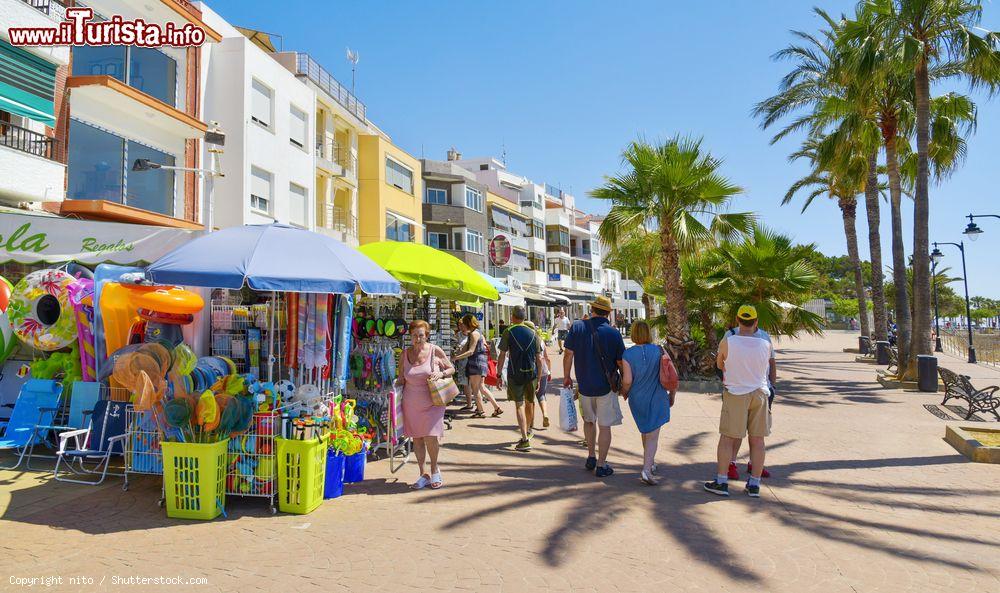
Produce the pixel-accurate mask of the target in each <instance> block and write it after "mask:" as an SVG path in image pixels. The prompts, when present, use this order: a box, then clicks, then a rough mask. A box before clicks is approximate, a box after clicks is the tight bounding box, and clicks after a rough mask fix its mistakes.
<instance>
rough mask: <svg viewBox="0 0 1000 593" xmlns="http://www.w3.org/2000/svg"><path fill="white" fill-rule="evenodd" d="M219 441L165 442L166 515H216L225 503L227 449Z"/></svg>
mask: <svg viewBox="0 0 1000 593" xmlns="http://www.w3.org/2000/svg"><path fill="white" fill-rule="evenodd" d="M228 447H229V439H225V440H222V441H219V442H217V443H209V444H205V443H169V442H168V443H163V444H162V445H161V448H162V450H163V491H164V496H165V497H166V499H167V500H166V503H167V516H168V517H173V518H175V519H202V520H208V519H214V518H216V517H218V516H219V515H220V514H221V513H222V509H224V508H225V506H226V449H227V448H228Z"/></svg>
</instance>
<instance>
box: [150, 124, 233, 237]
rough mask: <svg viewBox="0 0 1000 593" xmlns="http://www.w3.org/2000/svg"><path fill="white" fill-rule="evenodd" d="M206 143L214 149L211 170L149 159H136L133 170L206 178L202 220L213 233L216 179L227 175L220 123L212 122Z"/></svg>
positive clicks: (211, 150) (224, 136) (206, 135)
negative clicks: (184, 174)
mask: <svg viewBox="0 0 1000 593" xmlns="http://www.w3.org/2000/svg"><path fill="white" fill-rule="evenodd" d="M204 139H205V142H206V143H207V144H211V145H212V148H209V149H208V152H209V154H210V155H211V156H210V157H209V158H211V161H212V167H211V168H210V169H198V168H193V167H175V166H173V165H164V164H161V163H154V162H153V161H151V160H149V159H135V162H134V163H132V170H133V171H135V172H137V173H143V172H147V171H155V170H157V169H162V170H164V171H181V172H182V173H197V174H198V176H199V177H204V178H205V200H204V212H203V213H202V220H203V221H204V223H205V230H206V231H208V232H212V222H213V221H212V218H213V215H214V208H213V206H214V204H213V203H212V198H213V194H214V193H215V192H214V190H215V178H216V177H225V176H226V174H225V173H223V172H222V164H221V162H220V158H219V157H220V155H221V154H222V153H223V152H224V151H223V150H222V148H221V147H222V146H225V144H226V135H225V134H224V133H223V132H222V130H220V129H219V122H215V121H213V122H212V127H211V128H209V130H208V131H207V132H205V138H204Z"/></svg>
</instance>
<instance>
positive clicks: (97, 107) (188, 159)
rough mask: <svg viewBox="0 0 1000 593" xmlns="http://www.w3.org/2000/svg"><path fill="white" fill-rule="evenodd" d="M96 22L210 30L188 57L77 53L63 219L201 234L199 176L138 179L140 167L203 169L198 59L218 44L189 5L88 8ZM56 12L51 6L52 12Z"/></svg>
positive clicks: (146, 174)
mask: <svg viewBox="0 0 1000 593" xmlns="http://www.w3.org/2000/svg"><path fill="white" fill-rule="evenodd" d="M77 4H78V5H86V6H88V7H90V8H92V9H93V10H94V13H95V17H96V18H98V19H106V18H110V17H112V16H121V17H123V18H124V19H126V20H134V19H140V18H141V19H143V20H144V21H145V22H147V23H156V24H158V25H161V26H163V25H165V24H166V23H168V22H170V23H174V25H175V26H183V25H184V24H186V23H192V24H194V25H196V26H198V27H201V28H202V29H203V30H204V31H205V36H206V43H205V45H204V46H202V47H190V48H173V47H163V48H144V47H136V46H74V47H73V48H71V66H70V76H69V77H68V79H67V81H66V89H67V92H66V93H65V95H64V97H63V102H62V104H61V105H59V106H58V109H60V112H59V116H60V124H61V123H62V122H63V121H65V122H66V125H65V126H63V127H62V128H61V129H59V130H58V131H59V134H58V135H59V136H60V138H59V141H60V142H62V141H65V143H66V146H67V147H68V149H67V152H66V164H67V173H66V195H65V199H64V200H63V201H61V202H60V203H59V204H58V211H59V213H60V214H63V215H72V216H76V217H79V218H86V219H95V220H110V221H118V222H128V223H137V224H151V225H158V226H169V227H179V228H201V226H202V223H201V221H200V216H199V213H200V211H201V199H202V195H201V194H202V192H201V187H200V186H201V182H200V179H199V178H198V176H197V175H196V174H195V173H181V172H176V171H171V170H166V169H155V170H147V171H138V170H133V166H132V165H133V163H135V161H136V160H137V159H145V160H148V161H150V162H152V163H156V164H160V165H166V166H174V167H190V168H197V167H200V166H201V163H202V162H203V157H202V153H201V150H202V147H201V145H202V138H203V137H204V135H205V132H206V131H207V130H208V125H207V124H206V122H205V118H204V117H203V112H202V109H203V104H202V97H203V95H202V80H203V78H202V63H201V62H202V54H203V52H205V51H208V50H209V48H211V46H212V44H213V43H215V42H218V41H220V40H221V36H220V35H219V33H218V32H217V31H215V29H214V28H212V27H211V26H209V25H208V24H206V23H205V21H204V20H203V19H202V11H201V8H200V7H199V6H196V5H194V4H191V3H189V2H187V1H185V0H150V1H149V2H141V3H139V2H125V1H124V0H88V1H87V2H85V3H77ZM49 5H50V6H51V3H49Z"/></svg>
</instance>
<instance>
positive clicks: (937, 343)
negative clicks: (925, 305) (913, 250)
mask: <svg viewBox="0 0 1000 593" xmlns="http://www.w3.org/2000/svg"><path fill="white" fill-rule="evenodd" d="M938 254H941V252H940V251H938ZM942 257H943V255H942ZM911 259H912V256H911ZM938 259H941V258H940V257H938V258H936V259H935V258H934V255H933V254H932V255H931V286H933V287H934V352H944V348H942V347H941V324H940V323H939V322H938V297H937V264H938Z"/></svg>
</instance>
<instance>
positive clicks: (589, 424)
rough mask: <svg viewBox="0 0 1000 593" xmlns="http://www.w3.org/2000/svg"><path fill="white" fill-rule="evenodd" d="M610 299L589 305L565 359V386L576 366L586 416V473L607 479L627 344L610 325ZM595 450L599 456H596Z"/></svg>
mask: <svg viewBox="0 0 1000 593" xmlns="http://www.w3.org/2000/svg"><path fill="white" fill-rule="evenodd" d="M611 309H612V306H611V299H609V298H608V297H606V296H603V295H601V296H598V297H597V298H596V299H595V300H594V301H593V302H592V303H591V304H590V319H584V320H580V321H577V322H575V323H573V327H572V328H570V330H569V334H568V335H567V336H566V355H565V356H564V357H563V376H564V379H563V386H564V387H567V388H572V387H573V378H572V374H571V371H572V370H573V363H574V362H575V363H576V381H577V386H578V387H579V390H580V397H581V402H580V408H581V411H582V412H583V414H582V415H583V434H584V436H585V437H586V440H587V462H586V464H585V465H584V467H586V469H587V470H595V472H594V475H595V476H597V477H598V478H604V477H607V476H610V475H611V474H613V473H614V470H613V469H611V466H610V465H608V450H609V449H610V448H611V427H612V426H618V425H619V424H621V423H622V411H621V406H620V405H619V403H618V391H619V390H620V389H621V385H620V384H616V383H619V382H620V374H619V373H620V368H621V360H622V353H623V352H625V342H624V340H622V335H621V333H619V332H618V330H616V329H615V328H613V327H611V325H610V324H609V323H608V316H609V315H610V314H611ZM595 449H596V454H595Z"/></svg>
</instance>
